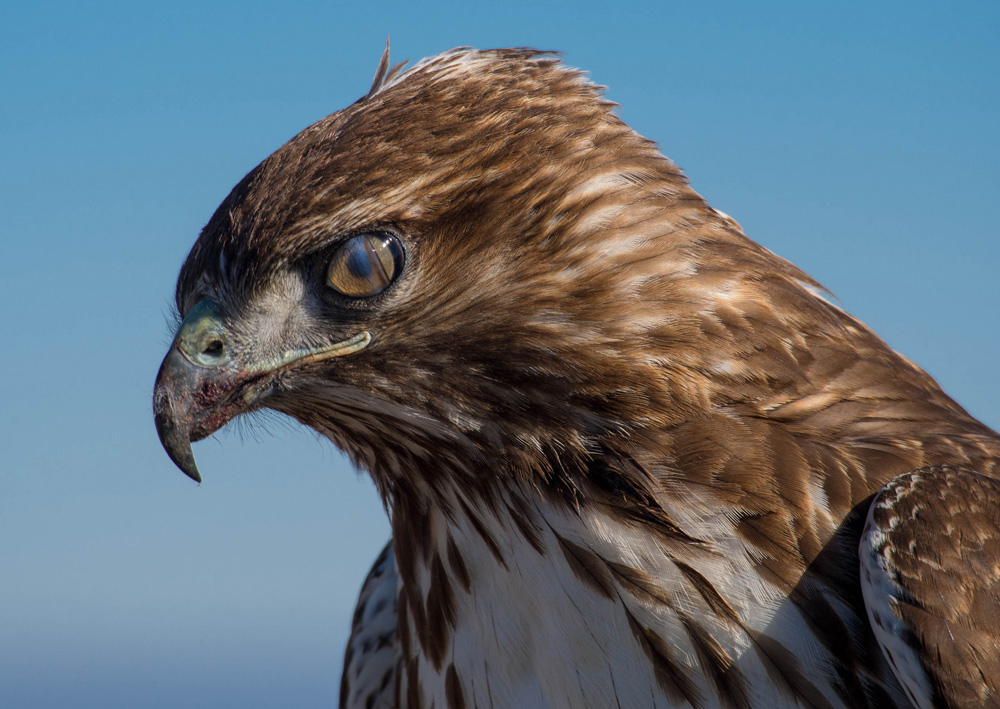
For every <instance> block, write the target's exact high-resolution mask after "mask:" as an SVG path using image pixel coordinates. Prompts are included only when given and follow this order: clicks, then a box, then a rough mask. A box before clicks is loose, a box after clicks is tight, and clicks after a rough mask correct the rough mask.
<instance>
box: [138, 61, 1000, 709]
mask: <svg viewBox="0 0 1000 709" xmlns="http://www.w3.org/2000/svg"><path fill="white" fill-rule="evenodd" d="M176 299H177V306H178V308H179V310H180V313H181V315H182V317H183V322H182V323H181V324H180V326H179V329H178V331H177V333H176V337H175V339H174V341H173V344H172V346H171V348H170V350H169V352H168V354H167V355H166V358H165V359H164V361H163V364H162V367H161V369H160V372H159V375H158V377H157V381H156V386H155V391H154V397H153V408H154V415H155V422H156V427H157V430H158V432H159V435H160V439H161V441H162V442H163V445H164V447H165V449H166V451H167V453H168V454H169V455H170V457H171V458H172V459H173V460H174V462H175V463H176V464H177V465H178V466H179V467H180V468H181V469H182V470H183V471H184V472H185V473H187V474H188V475H190V476H191V477H192V478H194V479H195V480H199V481H200V479H201V478H200V476H199V473H198V470H197V467H196V465H195V461H194V458H193V456H192V451H191V442H192V441H197V440H200V439H202V438H204V437H206V436H208V435H210V434H212V433H213V432H215V431H216V430H218V429H219V428H220V427H222V426H223V425H225V424H226V423H227V422H228V421H230V420H231V419H233V418H234V417H236V416H239V415H242V414H245V413H247V412H251V411H255V410H258V409H261V408H268V409H272V410H275V411H278V412H281V413H284V414H287V415H289V416H291V417H294V418H295V419H297V420H298V421H300V422H301V423H303V424H305V425H306V426H310V427H312V428H313V429H315V430H316V431H318V432H319V433H320V434H322V435H324V436H326V437H327V438H329V439H330V440H331V441H333V442H334V443H335V444H336V445H337V446H338V447H340V448H341V449H342V450H344V451H345V452H346V453H347V454H348V455H349V456H350V458H351V459H352V460H353V462H354V463H355V464H356V465H357V466H358V467H359V468H360V469H362V470H365V471H367V472H368V473H370V474H371V476H372V478H373V479H374V481H375V485H376V486H377V489H378V491H379V494H380V495H381V497H382V500H383V501H384V503H385V507H386V509H387V511H388V513H389V516H390V518H391V524H392V540H391V542H390V543H389V545H388V546H387V547H386V550H385V551H384V552H383V553H382V555H381V556H380V557H379V559H378V560H377V561H376V563H375V566H374V568H373V570H372V572H371V574H370V575H369V577H368V579H367V580H366V581H365V583H364V586H363V588H362V591H361V597H360V600H359V603H358V607H357V610H356V612H355V617H354V625H353V632H352V637H351V639H350V641H349V643H348V648H347V654H346V661H345V669H344V675H343V679H342V686H341V706H344V707H410V708H416V707H432V706H433V707H449V708H455V707H497V708H500V707H562V708H569V707H573V708H580V707H692V708H694V709H702V708H705V707H768V708H770V707H818V708H822V709H829V708H832V707H879V708H885V707H905V706H911V705H912V706H917V707H932V706H935V707H936V706H984V705H998V704H1000V650H998V642H1000V598H998V595H1000V592H998V589H1000V570H998V568H1000V533H998V532H1000V483H998V480H997V474H998V468H997V465H998V461H1000V436H998V435H997V434H996V433H995V432H994V431H992V430H990V429H989V428H988V427H986V426H985V425H983V424H982V423H980V422H978V421H977V420H975V419H974V418H973V417H972V416H970V415H969V414H968V413H967V412H966V411H964V410H963V409H962V407H961V406H959V405H958V404H957V403H955V402H954V401H953V400H952V399H951V398H949V397H948V396H947V395H946V394H945V393H944V392H943V391H942V390H941V388H940V387H939V386H938V385H937V384H936V383H935V382H934V380H933V379H931V377H930V376H928V375H927V374H926V373H925V372H923V371H922V370H921V369H920V368H919V367H917V366H916V365H914V364H913V363H912V362H910V361H909V360H907V359H906V358H904V357H903V356H901V355H899V354H897V353H896V352H894V351H893V350H892V349H891V348H890V347H889V346H887V345H886V344H885V343H884V342H883V341H882V340H881V339H879V338H878V337H877V336H876V335H875V334H874V333H873V332H872V331H871V330H869V329H868V328H867V327H866V326H865V325H864V324H862V323H861V322H859V321H858V320H856V319H855V318H853V317H852V316H850V315H849V314H847V313H845V312H844V311H843V310H841V309H840V308H838V307H837V306H835V305H833V304H832V303H831V302H830V301H828V300H827V299H826V298H825V297H824V292H823V291H822V289H821V288H820V286H819V285H818V284H817V283H816V282H815V281H814V280H813V279H812V278H810V277H809V276H808V275H806V274H805V273H804V272H802V271H801V270H799V269H798V268H796V267H795V266H794V265H792V264H791V263H789V262H788V261H785V260H783V259H781V258H779V257H778V256H776V255H774V254H773V253H771V252H770V251H768V250H767V249H765V248H763V247H762V246H760V245H758V244H757V243H755V242H754V241H751V240H750V239H749V238H748V237H747V236H745V235H744V233H743V231H742V229H741V227H740V226H739V224H737V223H736V222H735V221H733V219H731V218H729V217H728V216H726V215H725V214H723V213H721V212H719V211H716V210H715V209H713V208H711V207H710V206H709V205H708V204H707V203H706V202H705V200H704V199H703V198H702V197H701V196H699V195H698V194H697V193H696V192H695V191H694V190H693V189H692V188H691V187H690V186H689V184H688V182H687V181H686V179H685V178H684V176H683V175H682V173H681V172H680V170H679V169H678V168H677V167H676V166H675V165H674V164H673V163H672V162H670V161H669V160H668V159H667V158H665V157H664V156H663V155H661V154H660V152H659V151H658V149H657V147H656V146H655V145H654V144H653V143H652V142H651V141H649V140H647V139H645V138H643V137H641V136H639V135H637V134H636V133H635V132H633V131H632V129H630V128H629V126H627V125H626V124H625V123H624V122H622V121H621V120H620V119H619V118H618V117H616V115H615V113H614V104H612V103H611V102H609V101H607V100H606V99H604V98H603V94H602V90H601V88H600V87H598V86H595V85H594V84H592V83H591V82H590V81H589V80H588V79H586V78H585V77H584V76H583V75H582V74H581V73H580V72H578V71H576V70H574V69H571V68H567V67H566V66H564V65H563V64H562V63H561V62H560V61H559V60H558V58H557V57H554V56H553V55H551V54H550V53H545V52H538V51H535V50H531V49H503V50H493V51H476V50H472V49H468V48H462V49H456V50H452V51H449V52H446V53H444V54H441V55H438V56H435V57H432V58H430V59H426V60H423V61H421V62H419V63H417V64H416V65H414V66H413V67H412V68H411V69H409V70H407V71H403V68H402V66H401V65H396V66H394V67H392V68H390V67H389V64H388V57H387V54H386V55H384V56H383V58H382V62H381V63H380V66H379V69H378V72H377V74H376V78H375V81H374V83H373V85H372V88H371V90H370V91H369V92H368V94H367V95H366V96H364V97H363V98H362V99H360V100H358V101H357V102H356V103H354V104H352V105H351V106H348V107H347V108H345V109H343V110H341V111H338V112H337V113H334V114H332V115H331V116H329V117H327V118H324V119H323V120H321V121H319V122H318V123H315V124H314V125H312V126H310V127H309V128H306V129H305V130H304V131H303V132H301V133H300V134H298V135H297V136H295V137H294V138H292V139H291V140H290V141H289V142H288V143H287V144H285V145H284V146H283V147H281V148H280V149H279V150H278V151H277V152H275V153H274V154H273V155H271V156H270V157H268V158H267V159H266V160H264V162H262V163H261V164H260V165H259V166H257V167H256V168H255V169H254V170H252V171H251V172H250V173H249V174H248V175H247V176H246V177H244V178H243V179H242V180H241V181H240V182H239V184H237V185H236V187H235V188H234V189H233V191H232V192H231V193H230V194H229V196H228V197H227V198H226V199H225V201H223V203H222V205H221V206H220V207H219V208H218V210H217V211H216V212H215V214H214V215H213V216H212V218H211V220H210V221H209V223H208V224H207V226H206V227H205V228H204V230H203V231H202V233H201V235H200V236H199V238H198V240H197V241H196V243H195V244H194V247H193V248H192V250H191V252H190V255H189V256H188V258H187V260H186V262H185V263H184V266H183V268H182V270H181V273H180V276H179V280H178V284H177V292H176Z"/></svg>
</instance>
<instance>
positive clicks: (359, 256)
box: [347, 237, 382, 281]
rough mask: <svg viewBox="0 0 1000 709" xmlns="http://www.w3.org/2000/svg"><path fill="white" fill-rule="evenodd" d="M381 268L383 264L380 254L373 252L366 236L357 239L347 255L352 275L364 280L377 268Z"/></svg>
mask: <svg viewBox="0 0 1000 709" xmlns="http://www.w3.org/2000/svg"><path fill="white" fill-rule="evenodd" d="M376 268H377V269H379V270H381V268H382V264H381V263H380V262H379V260H378V256H376V255H375V254H374V253H373V249H372V247H371V246H369V245H368V242H367V241H366V240H365V238H364V237H362V238H360V239H357V240H356V241H355V242H354V243H353V244H352V245H351V248H350V250H349V253H348V256H347V270H349V271H350V272H351V275H352V276H354V277H355V278H358V279H360V280H363V281H367V280H368V279H369V278H371V277H372V273H373V272H374V271H375V269H376Z"/></svg>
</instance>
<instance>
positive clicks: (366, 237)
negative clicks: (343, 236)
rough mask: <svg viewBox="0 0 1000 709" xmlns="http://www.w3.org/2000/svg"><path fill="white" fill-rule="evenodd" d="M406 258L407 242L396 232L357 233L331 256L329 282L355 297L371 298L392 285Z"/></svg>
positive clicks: (337, 288)
mask: <svg viewBox="0 0 1000 709" xmlns="http://www.w3.org/2000/svg"><path fill="white" fill-rule="evenodd" d="M404 260H405V257H404V253H403V245H402V244H400V243H399V239H397V238H396V237H395V236H393V235H392V234H389V233H386V232H365V233H363V234H356V235H354V236H352V237H350V238H349V239H348V240H347V241H345V242H344V243H342V244H341V245H340V246H338V247H337V250H336V251H334V252H333V255H332V256H331V257H330V263H329V264H328V265H327V267H326V285H327V286H328V287H330V288H333V289H334V290H335V291H337V292H338V293H340V294H341V295H346V296H348V297H351V298H370V297H371V296H373V295H378V294H379V293H381V292H382V291H384V290H385V289H386V288H388V287H389V286H390V285H392V283H393V281H395V280H396V278H397V277H398V276H399V274H400V272H401V271H402V270H403V263H404Z"/></svg>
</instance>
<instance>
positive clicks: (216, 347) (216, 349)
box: [201, 340, 225, 357]
mask: <svg viewBox="0 0 1000 709" xmlns="http://www.w3.org/2000/svg"><path fill="white" fill-rule="evenodd" d="M224 350H225V346H224V345H223V344H222V340H210V341H209V342H208V344H206V345H205V348H204V349H203V350H202V351H201V353H202V354H204V355H208V356H209V357H221V356H222V353H223V351H224Z"/></svg>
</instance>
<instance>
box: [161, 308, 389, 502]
mask: <svg viewBox="0 0 1000 709" xmlns="http://www.w3.org/2000/svg"><path fill="white" fill-rule="evenodd" d="M369 342H371V335H370V334H369V333H368V332H367V331H362V332H360V333H358V334H357V335H354V336H353V337H350V338H348V339H346V340H343V341H342V342H337V343H335V344H333V345H330V346H328V347H321V348H312V349H310V348H299V349H294V350H290V351H288V352H285V353H284V354H282V355H280V356H278V357H275V358H274V359H271V360H268V361H266V362H261V363H257V364H252V365H249V366H246V365H239V364H237V363H236V362H235V361H234V359H233V357H232V356H231V352H230V347H229V342H228V338H227V332H226V328H225V322H224V320H223V316H222V313H221V311H220V310H219V307H218V306H217V305H216V304H215V303H214V302H213V301H211V300H209V299H208V298H205V299H204V300H202V301H200V302H199V303H198V304H197V305H195V306H194V308H192V309H191V312H190V313H188V316H187V317H186V318H185V319H184V322H183V323H181V327H180V329H179V330H178V331H177V336H176V337H175V338H174V341H173V344H172V345H171V346H170V351H169V352H168V353H167V356H166V357H165V358H164V359H163V364H161V365H160V371H159V373H158V374H157V375H156V385H155V386H154V388H153V417H154V421H155V423H156V433H157V434H158V435H159V437H160V443H162V444H163V448H164V450H165V451H166V452H167V455H168V456H170V460H172V461H173V462H174V464H175V465H176V466H177V467H178V468H180V469H181V470H182V471H183V472H184V474H185V475H187V476H188V477H189V478H191V479H192V480H194V481H195V482H199V483H200V482H201V474H200V473H199V472H198V466H197V464H196V463H195V460H194V453H193V452H192V451H191V443H192V441H200V440H201V439H203V438H205V437H207V436H210V435H212V434H213V433H215V432H216V431H218V430H219V429H220V428H222V427H223V426H224V425H225V424H226V423H228V422H229V421H230V420H231V419H233V418H235V417H236V416H238V415H239V414H242V413H245V412H247V411H250V410H251V409H252V408H254V407H255V405H256V404H257V403H259V402H260V401H261V400H262V399H264V398H266V397H267V395H268V394H270V393H271V391H272V390H273V386H272V384H273V382H274V377H273V376H272V375H274V374H276V373H277V372H278V371H280V370H282V369H285V368H286V367H288V366H290V365H293V364H306V363H309V362H319V361H322V360H325V359H330V358H332V357H340V356H342V355H347V354H351V353H353V352H357V351H359V350H362V349H364V348H365V347H367V346H368V343H369Z"/></svg>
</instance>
